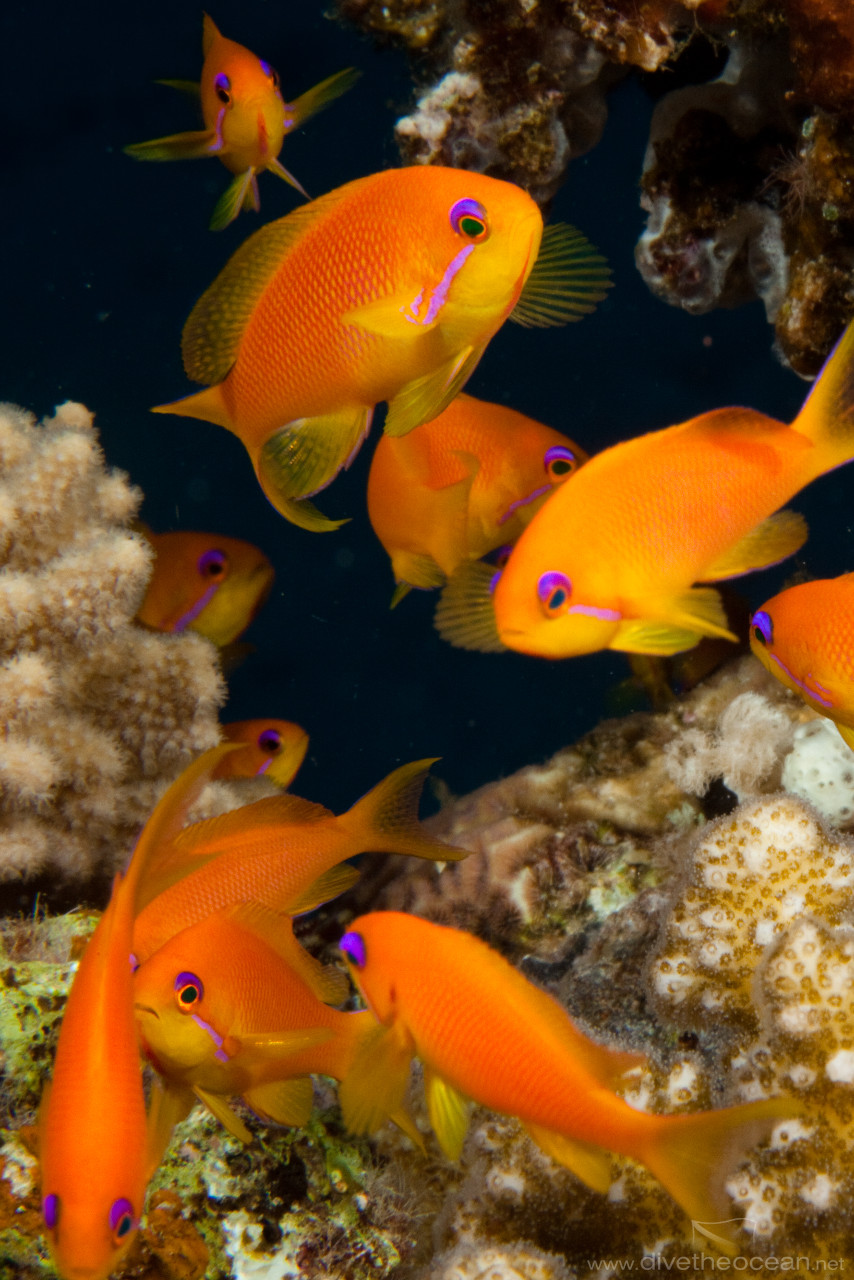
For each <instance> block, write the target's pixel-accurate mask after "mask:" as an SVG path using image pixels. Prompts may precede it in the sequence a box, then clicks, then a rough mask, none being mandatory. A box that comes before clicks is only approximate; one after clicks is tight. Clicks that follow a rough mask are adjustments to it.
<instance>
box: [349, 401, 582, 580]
mask: <svg viewBox="0 0 854 1280" xmlns="http://www.w3.org/2000/svg"><path fill="white" fill-rule="evenodd" d="M586 457H587V455H586V454H585V453H584V451H583V450H581V449H579V447H578V445H577V444H575V443H574V442H573V441H572V440H570V439H569V438H568V436H563V435H561V434H560V432H559V431H553V430H552V428H551V427H546V426H544V425H543V424H542V423H541V422H536V421H535V420H534V419H533V418H527V417H525V415H524V414H522V413H517V412H516V410H515V409H508V408H505V406H504V405H500V404H488V403H487V402H486V401H484V400H475V399H474V397H473V396H468V395H465V394H461V395H458V396H457V398H456V399H455V400H452V401H451V403H450V404H449V405H448V407H447V409H445V411H444V412H443V413H440V414H439V417H438V418H434V419H433V421H432V422H425V423H423V424H422V425H421V426H420V427H419V428H418V429H417V430H416V431H410V432H409V434H408V435H405V436H389V435H383V436H381V437H380V439H379V441H378V443H377V447H376V450H375V452H374V457H373V461H372V462H371V471H370V475H369V476H368V515H369V517H370V521H371V524H372V525H373V529H374V533H375V534H376V535H377V537H378V538H379V540H380V542H381V543H382V544H383V546H384V547H385V549H386V551H387V552H388V554H389V556H390V557H391V566H392V570H393V572H394V578H395V582H397V583H398V589H397V591H395V595H394V600H393V603H395V604H396V603H397V601H398V600H399V599H401V598H402V596H404V595H405V594H406V592H407V591H408V590H409V588H410V587H422V588H428V589H429V588H430V587H439V586H441V585H442V584H443V583H444V582H445V580H446V578H449V577H450V576H451V574H452V573H453V572H454V570H455V569H456V568H457V566H458V565H460V564H461V563H462V562H463V561H465V560H479V559H480V558H481V556H485V555H487V554H488V553H489V552H490V551H494V550H495V548H496V547H500V546H502V545H504V544H506V543H513V542H515V541H516V539H517V538H518V537H519V534H520V533H521V532H522V530H523V529H524V528H525V526H526V525H527V524H529V523H530V521H531V519H532V517H533V515H534V513H535V512H536V511H538V510H539V508H540V507H541V506H542V504H543V502H544V501H545V499H546V495H547V494H549V493H551V491H552V489H553V488H554V487H555V485H558V484H562V483H563V481H564V480H566V478H567V477H568V476H570V475H572V473H573V472H574V471H576V470H577V469H578V467H579V466H580V464H581V463H582V462H584V461H585V460H586Z"/></svg>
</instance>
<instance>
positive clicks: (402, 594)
mask: <svg viewBox="0 0 854 1280" xmlns="http://www.w3.org/2000/svg"><path fill="white" fill-rule="evenodd" d="M418 558H419V560H420V559H421V558H422V557H421V556H419V557H418ZM424 558H425V559H428V560H429V558H430V557H429V556H426V557H424ZM444 580H445V575H444V573H443V574H442V581H443V582H444ZM411 590H412V587H411V586H410V585H409V583H408V582H398V583H397V585H396V586H395V588H394V591H392V593H391V600H390V602H389V606H388V607H389V609H396V608H397V606H398V605H399V604H400V602H401V600H405V599H406V597H407V596H408V595H409V593H410V591H411Z"/></svg>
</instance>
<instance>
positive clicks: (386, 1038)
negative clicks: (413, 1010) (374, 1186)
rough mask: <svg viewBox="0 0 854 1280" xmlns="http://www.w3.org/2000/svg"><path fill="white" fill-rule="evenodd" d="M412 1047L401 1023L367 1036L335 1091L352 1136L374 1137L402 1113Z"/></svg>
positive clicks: (378, 1027) (374, 1030)
mask: <svg viewBox="0 0 854 1280" xmlns="http://www.w3.org/2000/svg"><path fill="white" fill-rule="evenodd" d="M414 1056H415V1044H414V1041H413V1040H412V1037H411V1036H410V1034H409V1032H408V1031H407V1030H406V1028H405V1027H404V1026H403V1024H402V1023H399V1022H394V1023H392V1025H391V1026H390V1027H383V1026H377V1027H375V1028H373V1029H372V1030H371V1031H369V1032H368V1033H367V1035H366V1036H365V1038H364V1040H363V1041H362V1043H361V1044H360V1045H359V1048H358V1049H357V1050H356V1054H355V1057H354V1058H353V1065H352V1066H351V1067H350V1070H349V1071H348V1072H347V1075H346V1076H345V1077H344V1079H343V1080H342V1081H341V1084H340V1085H339V1087H338V1100H339V1102H340V1103H341V1111H342V1113H343V1115H344V1123H345V1124H346V1126H347V1128H348V1129H350V1130H351V1132H353V1133H373V1132H374V1131H375V1130H376V1129H379V1128H380V1127H381V1126H382V1125H383V1124H385V1122H386V1120H388V1119H389V1118H390V1117H391V1116H393V1115H398V1114H399V1113H400V1112H402V1111H403V1108H404V1099H405V1097H406V1091H407V1088H408V1086H409V1068H410V1064H411V1062H412V1059H413V1057H414Z"/></svg>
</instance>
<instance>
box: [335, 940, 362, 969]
mask: <svg viewBox="0 0 854 1280" xmlns="http://www.w3.org/2000/svg"><path fill="white" fill-rule="evenodd" d="M338 945H339V947H340V948H341V950H342V951H343V952H344V955H345V956H346V957H347V959H348V960H349V961H350V963H351V964H352V965H354V966H355V968H357V969H364V967H365V965H366V964H367V962H368V952H367V949H366V948H365V939H364V938H363V937H362V935H361V934H360V933H345V934H344V937H343V938H342V939H341V941H340V942H339V944H338Z"/></svg>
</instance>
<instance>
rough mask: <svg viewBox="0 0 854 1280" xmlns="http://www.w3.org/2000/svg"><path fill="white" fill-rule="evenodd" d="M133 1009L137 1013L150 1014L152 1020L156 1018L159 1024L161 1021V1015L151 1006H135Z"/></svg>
mask: <svg viewBox="0 0 854 1280" xmlns="http://www.w3.org/2000/svg"><path fill="white" fill-rule="evenodd" d="M133 1007H134V1010H135V1012H136V1013H150V1014H151V1016H152V1018H156V1019H157V1021H158V1022H159V1021H160V1014H159V1013H158V1012H157V1010H156V1009H152V1007H151V1005H150V1004H134V1006H133Z"/></svg>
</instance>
